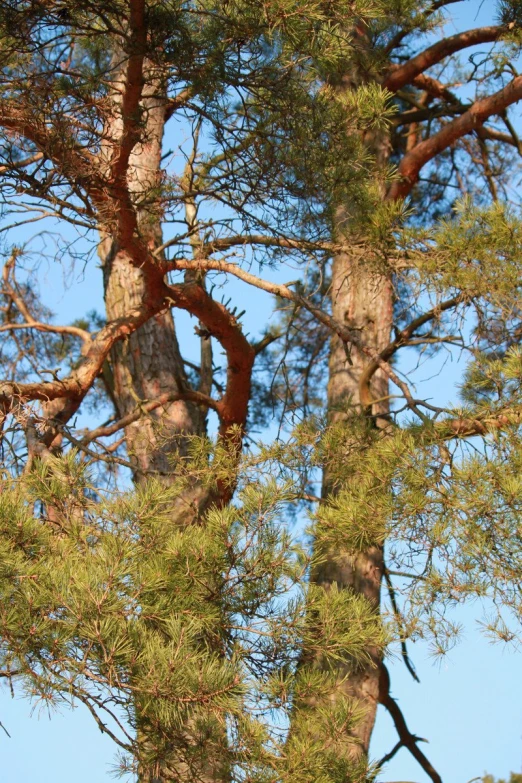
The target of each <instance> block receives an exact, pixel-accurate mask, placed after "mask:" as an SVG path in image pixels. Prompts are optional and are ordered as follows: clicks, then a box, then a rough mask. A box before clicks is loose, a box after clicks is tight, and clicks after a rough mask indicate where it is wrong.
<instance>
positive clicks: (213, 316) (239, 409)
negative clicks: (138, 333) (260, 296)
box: [166, 261, 255, 440]
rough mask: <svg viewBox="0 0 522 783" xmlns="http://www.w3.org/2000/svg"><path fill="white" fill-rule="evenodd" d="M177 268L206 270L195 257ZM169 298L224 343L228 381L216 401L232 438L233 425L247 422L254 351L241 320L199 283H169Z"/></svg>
mask: <svg viewBox="0 0 522 783" xmlns="http://www.w3.org/2000/svg"><path fill="white" fill-rule="evenodd" d="M182 263H183V266H182V267H180V262H178V264H177V266H178V268H184V269H195V270H201V271H203V270H204V268H205V266H206V262H205V263H204V264H203V266H202V265H201V264H200V263H199V262H197V261H195V262H192V261H185V262H182ZM166 298H167V300H168V301H169V303H170V304H172V305H174V306H175V307H179V308H181V309H182V310H187V311H188V312H190V313H191V314H192V315H194V316H195V317H196V318H198V319H199V320H200V321H201V322H202V323H203V324H204V326H205V328H206V329H207V330H208V333H209V336H211V337H215V338H216V339H217V340H218V341H219V342H220V343H221V345H222V346H223V348H224V350H225V353H226V355H227V362H228V365H227V383H226V388H225V393H224V395H223V397H222V398H221V399H220V400H219V401H218V402H216V404H215V410H216V411H217V413H218V415H219V418H220V421H221V425H220V430H219V432H220V436H221V437H224V438H225V439H227V440H228V439H229V438H230V437H231V436H232V430H233V428H234V427H238V428H239V430H240V431H241V432H242V431H243V429H244V426H245V422H246V417H247V411H248V402H249V399H250V386H251V375H252V367H253V365H254V359H255V351H254V348H253V347H252V346H251V345H250V343H249V342H248V340H247V338H246V337H245V335H244V334H243V331H242V329H241V325H240V323H239V322H238V321H237V320H236V318H235V317H234V316H233V315H232V314H231V313H230V312H229V311H228V310H227V308H226V307H225V306H224V305H222V304H220V303H219V302H216V301H215V300H214V299H212V297H211V296H210V295H209V294H208V293H207V292H206V291H205V289H204V288H203V287H202V286H200V285H199V284H198V283H195V282H194V283H193V282H190V283H185V284H182V285H171V286H166Z"/></svg>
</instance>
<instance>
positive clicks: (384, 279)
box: [312, 252, 392, 761]
mask: <svg viewBox="0 0 522 783" xmlns="http://www.w3.org/2000/svg"><path fill="white" fill-rule="evenodd" d="M370 264H371V262H370ZM332 313H333V316H334V317H335V318H336V319H337V320H338V321H340V322H341V323H343V324H345V325H346V326H348V327H349V328H350V329H353V330H357V335H358V336H359V339H360V340H361V342H362V344H363V346H364V347H365V348H368V349H370V350H371V351H372V352H378V351H380V350H382V349H383V348H384V347H385V346H386V345H387V344H388V342H389V339H390V329H391V323H392V286H391V281H390V279H389V277H388V276H386V275H383V274H382V273H380V272H379V271H378V270H376V269H374V268H373V269H372V267H371V265H369V264H368V259H367V258H365V257H364V254H363V253H362V252H361V253H356V252H353V253H347V252H345V253H339V254H338V255H337V256H336V257H335V258H334V262H333V269H332ZM350 359H351V364H350V362H349V360H348V357H347V355H346V349H345V346H344V344H343V343H342V342H341V340H340V339H339V338H338V337H337V336H334V337H333V338H332V341H331V349H330V360H329V383H328V419H329V423H330V424H337V423H339V422H345V424H346V426H347V428H349V427H350V419H351V418H354V417H357V418H359V416H360V415H361V414H364V413H365V411H364V409H363V406H362V401H361V398H360V389H359V381H360V379H361V376H362V373H363V370H364V368H365V366H366V365H367V364H368V361H369V360H368V357H367V356H365V355H364V354H363V353H362V352H361V351H360V350H358V349H355V348H354V349H352V351H351V355H350ZM387 395H388V380H387V378H386V376H385V375H384V374H383V373H382V372H380V371H378V372H377V373H376V374H375V376H374V378H373V383H372V396H373V398H374V399H375V400H377V401H378V402H376V404H375V405H374V406H373V413H374V414H377V415H378V414H381V415H384V414H386V412H387V410H388V400H387ZM373 421H375V422H377V423H378V422H379V420H378V419H375V420H373ZM348 438H349V435H348ZM351 480H352V481H357V476H356V475H354V476H353V477H352V479H351ZM336 490H337V487H336V486H335V483H334V482H333V481H332V478H331V476H330V475H329V472H328V470H326V471H325V474H324V477H323V497H324V498H325V499H326V498H327V497H328V496H329V495H332V494H335V492H336ZM382 575H383V549H382V546H381V544H379V543H376V544H374V545H373V546H371V547H370V548H368V549H367V550H366V551H362V552H353V551H350V550H344V551H341V552H340V551H339V550H338V549H336V550H335V552H334V551H331V552H329V553H327V556H326V558H325V559H324V560H323V561H322V562H321V563H320V564H319V565H318V566H317V567H316V569H315V571H314V573H313V574H312V580H313V581H314V582H315V583H316V584H318V585H320V586H322V587H324V588H325V589H328V588H329V586H330V585H332V584H336V585H337V586H338V587H339V588H343V589H345V590H352V591H354V592H355V593H357V594H359V595H363V596H364V597H365V598H366V599H367V600H368V601H369V603H370V604H371V606H372V607H373V608H374V609H375V611H376V612H377V611H379V605H380V587H381V579H382ZM369 652H370V655H371V659H372V663H371V664H368V665H366V666H364V667H358V668H357V669H356V670H354V669H353V668H352V667H351V666H350V665H349V664H347V665H341V666H340V667H339V680H340V681H342V682H341V684H340V686H339V692H340V693H342V694H344V695H346V696H349V697H351V698H354V699H356V700H357V701H358V702H359V703H360V705H361V706H362V707H363V708H364V717H363V719H362V720H361V721H360V722H359V723H358V724H357V725H356V726H355V728H354V730H353V734H352V735H351V736H350V737H349V738H348V742H347V745H346V753H347V755H348V757H349V758H350V759H353V760H354V761H358V760H360V759H361V757H362V756H366V755H367V754H368V748H369V744H370V737H371V733H372V730H373V726H374V722H375V714H376V710H377V704H378V699H379V663H380V660H379V655H378V652H377V651H376V650H370V651H369Z"/></svg>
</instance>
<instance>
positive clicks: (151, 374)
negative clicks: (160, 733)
mask: <svg viewBox="0 0 522 783" xmlns="http://www.w3.org/2000/svg"><path fill="white" fill-rule="evenodd" d="M115 57H116V56H115ZM116 72H117V71H116ZM115 82H117V78H116V77H115ZM145 89H146V90H148V91H149V92H148V93H147V92H145V93H144V95H143V99H142V130H141V133H142V134H143V135H142V139H144V140H142V141H141V142H140V143H138V144H136V145H135V147H134V149H133V150H132V152H131V155H130V159H129V167H128V174H127V186H128V188H129V191H130V194H131V197H132V199H133V201H134V204H135V205H138V204H139V203H144V204H146V205H147V206H146V207H145V208H143V209H140V208H139V206H135V209H136V211H137V214H138V230H139V233H140V238H141V239H142V241H143V240H145V242H146V243H147V244H148V245H149V247H151V248H154V247H158V246H160V245H161V244H162V227H161V221H162V217H163V215H162V210H161V207H160V205H159V198H158V195H157V194H158V193H159V190H160V184H161V182H160V177H161V154H162V142H163V132H164V123H165V99H164V97H163V94H162V90H161V84H160V82H159V80H158V81H156V80H154V79H149V80H147V82H146V88H145ZM114 106H115V109H114V120H113V122H112V124H111V127H110V128H109V129H108V133H107V136H108V138H109V139H110V140H111V141H113V142H115V143H116V144H118V143H119V141H120V136H121V127H120V126H121V123H120V120H119V118H118V113H119V111H120V102H119V96H118V94H117V93H115V97H114ZM110 143H111V142H109V143H108V145H107V148H106V149H105V150H102V155H103V156H104V157H106V159H107V161H109V160H110V156H111V148H110ZM100 233H101V241H100V244H99V248H98V253H99V256H100V259H101V262H102V267H103V280H104V294H105V307H106V316H107V319H108V320H113V319H117V318H121V317H124V316H126V315H127V314H128V312H129V311H130V310H132V309H133V308H134V307H137V306H139V305H140V304H141V303H142V302H143V301H145V300H146V298H147V296H148V292H147V280H146V276H145V275H144V273H143V272H142V270H141V269H139V268H138V267H136V265H133V264H132V263H131V259H130V256H129V254H128V252H126V250H125V248H124V247H119V246H118V244H117V242H116V241H115V240H114V239H113V238H112V237H111V236H110V235H109V234H108V233H107V231H106V230H104V229H103V228H102V229H101V232H100ZM208 353H209V346H208V345H206V344H205V345H204V346H203V347H202V358H203V361H202V364H203V365H205V366H206V370H207V372H206V375H207V376H208V366H207V365H208V364H209V357H208ZM110 364H111V386H112V388H111V396H112V398H113V400H114V403H115V405H116V408H117V414H118V416H120V417H123V416H126V415H127V414H130V413H134V412H135V411H136V409H137V408H138V407H139V405H140V404H142V403H143V402H146V401H151V400H155V399H157V398H158V397H159V396H161V395H171V396H177V395H183V393H184V392H186V391H187V390H188V389H189V386H188V382H187V377H186V373H185V369H184V364H183V360H182V357H181V353H180V349H179V344H178V340H177V337H176V331H175V326H174V319H173V316H172V311H171V310H166V311H164V312H162V313H160V314H158V315H156V316H155V317H154V318H151V319H150V320H148V321H147V322H146V323H145V324H144V325H143V326H141V327H140V328H139V329H138V330H136V331H135V332H134V333H133V334H131V335H130V337H129V338H128V339H127V340H125V341H120V342H117V343H116V344H115V345H114V347H113V349H112V352H111V361H110ZM203 369H204V368H203ZM210 369H211V366H210ZM202 374H203V373H202ZM205 382H206V383H207V384H208V377H206V379H205ZM204 391H206V392H209V389H204ZM205 426H206V411H202V410H201V409H200V408H199V407H198V406H197V405H195V404H194V403H192V402H187V401H185V400H180V399H178V400H173V401H170V402H166V403H165V405H163V406H162V407H159V408H156V409H155V410H154V411H151V412H148V413H146V414H144V415H143V416H141V417H140V419H139V420H138V421H136V422H134V423H131V424H129V425H128V426H127V427H126V428H125V442H126V447H127V452H128V455H129V459H130V461H131V463H132V465H133V467H134V480H135V481H137V482H140V481H143V480H145V479H146V478H147V476H150V475H153V476H155V477H156V478H159V479H160V481H162V482H163V483H164V484H165V485H166V486H168V485H169V484H172V482H173V481H174V479H175V477H176V461H179V459H180V458H182V457H186V456H187V454H188V448H187V447H188V439H189V438H190V437H191V436H194V435H203V434H205ZM211 501H212V495H211V492H210V490H209V489H207V488H205V487H203V486H201V485H199V484H198V483H193V484H191V485H190V486H189V487H188V489H187V490H185V491H184V492H183V494H182V496H180V497H179V498H178V499H177V500H176V501H175V502H174V503H173V507H172V524H173V525H179V526H187V525H191V524H194V523H197V522H199V520H200V517H201V513H202V511H203V510H204V509H205V507H206V506H207V505H208V503H209V502H211ZM157 630H158V629H157ZM203 643H204V644H205V643H206V644H207V645H208V644H212V643H213V644H214V646H215V643H216V640H215V637H214V639H213V640H203ZM136 724H137V734H138V742H141V743H142V750H143V755H144V757H145V758H147V756H151V755H154V754H151V745H150V743H149V741H148V740H147V739H146V737H147V733H148V732H147V718H146V716H142V717H140V705H139V704H136ZM140 735H142V737H143V739H140ZM207 743H208V745H209V747H211V748H212V751H211V752H210V753H208V754H207V753H206V751H205V747H204V743H203V745H202V743H201V738H200V737H199V736H198V731H197V728H195V727H193V726H192V725H191V721H190V719H189V720H188V721H187V725H186V727H185V732H184V736H183V738H180V737H177V738H174V739H173V744H172V748H168V747H167V749H166V750H164V752H163V758H162V759H161V760H159V761H157V760H156V761H154V762H151V763H148V762H144V761H143V760H141V761H140V762H139V769H138V780H139V783H166V781H172V780H190V779H199V780H201V781H202V783H210V781H212V782H213V783H214V782H215V781H218V782H220V783H222V782H223V781H225V780H226V779H227V778H228V776H229V773H228V766H227V751H228V747H227V745H228V743H227V736H226V728H225V727H223V725H222V724H219V725H218V724H217V722H216V725H215V726H214V730H213V731H212V732H211V736H209V737H208V738H207Z"/></svg>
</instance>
